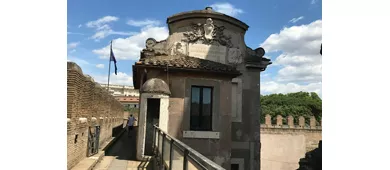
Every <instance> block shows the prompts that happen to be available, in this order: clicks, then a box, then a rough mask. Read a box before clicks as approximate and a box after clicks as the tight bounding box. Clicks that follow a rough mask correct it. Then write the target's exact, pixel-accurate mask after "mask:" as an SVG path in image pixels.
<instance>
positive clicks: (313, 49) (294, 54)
mask: <svg viewBox="0 0 390 170" xmlns="http://www.w3.org/2000/svg"><path fill="white" fill-rule="evenodd" d="M321 43H322V21H321V20H317V21H314V22H312V23H310V24H308V25H301V26H292V27H289V28H284V29H282V30H281V31H280V32H279V33H275V34H272V35H270V36H269V37H268V38H267V39H266V40H265V41H264V42H263V43H262V44H261V45H260V46H261V47H263V48H264V49H265V51H266V52H267V53H271V52H278V51H280V52H282V54H281V55H279V56H278V57H277V58H276V60H275V61H274V65H281V66H282V67H283V68H281V69H280V70H279V71H278V74H277V76H276V78H275V79H276V80H277V81H301V82H306V83H308V82H321V81H322V80H321V77H322V56H321V55H320V53H319V52H320V48H321Z"/></svg>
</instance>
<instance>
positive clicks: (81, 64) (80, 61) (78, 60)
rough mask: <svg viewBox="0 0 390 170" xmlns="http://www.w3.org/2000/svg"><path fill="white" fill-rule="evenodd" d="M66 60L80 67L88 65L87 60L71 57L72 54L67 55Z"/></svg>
mask: <svg viewBox="0 0 390 170" xmlns="http://www.w3.org/2000/svg"><path fill="white" fill-rule="evenodd" d="M68 61H72V62H74V63H76V64H77V65H79V66H80V67H83V66H87V65H89V62H88V61H86V60H83V59H81V58H77V57H73V56H68Z"/></svg>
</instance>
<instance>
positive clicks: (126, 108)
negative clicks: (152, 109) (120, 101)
mask: <svg viewBox="0 0 390 170" xmlns="http://www.w3.org/2000/svg"><path fill="white" fill-rule="evenodd" d="M124 111H125V112H129V113H138V112H139V108H134V107H133V108H131V107H125V109H124Z"/></svg>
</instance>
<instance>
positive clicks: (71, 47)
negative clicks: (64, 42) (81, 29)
mask: <svg viewBox="0 0 390 170" xmlns="http://www.w3.org/2000/svg"><path fill="white" fill-rule="evenodd" d="M78 45H80V42H72V43H69V44H68V49H73V48H76V47H77V46H78Z"/></svg>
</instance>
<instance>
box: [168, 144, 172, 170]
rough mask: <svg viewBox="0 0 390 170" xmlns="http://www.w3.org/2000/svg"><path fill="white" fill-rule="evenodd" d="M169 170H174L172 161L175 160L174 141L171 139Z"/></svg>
mask: <svg viewBox="0 0 390 170" xmlns="http://www.w3.org/2000/svg"><path fill="white" fill-rule="evenodd" d="M169 147H170V148H169V170H172V164H173V163H172V159H173V139H171V142H170V144H169Z"/></svg>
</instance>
